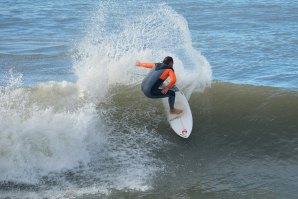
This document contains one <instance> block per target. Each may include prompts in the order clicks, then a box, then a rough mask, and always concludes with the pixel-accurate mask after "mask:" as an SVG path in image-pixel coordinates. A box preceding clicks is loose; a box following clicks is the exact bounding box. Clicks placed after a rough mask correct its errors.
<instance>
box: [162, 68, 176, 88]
mask: <svg viewBox="0 0 298 199" xmlns="http://www.w3.org/2000/svg"><path fill="white" fill-rule="evenodd" d="M169 76H170V79H171V81H170V83H169V84H168V85H167V86H166V87H167V88H168V89H170V88H172V86H173V85H174V84H175V83H176V75H175V73H174V71H173V70H171V69H166V70H165V71H164V72H163V73H162V74H161V76H160V77H159V78H160V79H162V80H166V79H167V78H168V77H169Z"/></svg>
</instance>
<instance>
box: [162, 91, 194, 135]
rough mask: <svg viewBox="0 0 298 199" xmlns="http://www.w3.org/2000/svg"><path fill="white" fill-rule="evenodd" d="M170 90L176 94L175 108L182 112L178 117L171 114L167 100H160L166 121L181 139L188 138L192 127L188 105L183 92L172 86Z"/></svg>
mask: <svg viewBox="0 0 298 199" xmlns="http://www.w3.org/2000/svg"><path fill="white" fill-rule="evenodd" d="M171 90H174V91H175V93H176V98H175V108H178V109H182V110H183V112H182V113H181V114H179V115H175V114H171V113H170V107H169V103H168V98H167V97H166V98H162V102H163V105H164V107H165V113H166V116H167V120H168V122H169V123H170V125H171V127H172V129H173V130H174V131H175V133H176V134H177V135H179V136H181V137H183V138H188V137H189V136H190V134H191V131H192V126H193V120H192V113H191V109H190V106H189V103H188V101H187V98H186V97H185V95H184V94H183V92H182V91H180V90H179V89H178V88H177V87H176V86H174V87H173V89H171Z"/></svg>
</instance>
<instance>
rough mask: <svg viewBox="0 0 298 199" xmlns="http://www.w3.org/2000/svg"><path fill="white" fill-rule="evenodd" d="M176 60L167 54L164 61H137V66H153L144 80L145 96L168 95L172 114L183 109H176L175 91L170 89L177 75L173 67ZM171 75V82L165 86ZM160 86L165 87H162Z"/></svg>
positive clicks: (162, 96) (161, 96) (158, 96)
mask: <svg viewBox="0 0 298 199" xmlns="http://www.w3.org/2000/svg"><path fill="white" fill-rule="evenodd" d="M173 65H174V61H173V58H172V57H170V56H167V57H165V58H164V60H163V61H162V63H146V62H140V61H137V62H136V66H140V67H144V68H151V71H150V72H149V73H148V75H147V76H146V77H145V79H144V80H143V82H142V86H141V88H142V91H143V93H144V95H145V96H147V97H149V98H164V97H168V98H169V99H168V102H169V105H170V113H171V114H180V113H182V110H180V109H176V108H175V107H174V104H175V91H173V90H170V89H171V88H172V87H173V86H174V84H175V82H176V75H175V72H174V69H173ZM168 77H170V80H171V81H170V82H169V84H168V85H166V86H165V87H163V82H164V81H165V80H166V79H167V78H168ZM160 87H163V88H162V89H161V88H160Z"/></svg>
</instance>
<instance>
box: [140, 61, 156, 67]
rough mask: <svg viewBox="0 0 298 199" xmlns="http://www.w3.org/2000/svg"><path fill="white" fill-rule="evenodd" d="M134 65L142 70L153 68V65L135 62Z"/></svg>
mask: <svg viewBox="0 0 298 199" xmlns="http://www.w3.org/2000/svg"><path fill="white" fill-rule="evenodd" d="M136 65H137V66H140V67H144V68H153V67H154V66H155V64H154V63H147V62H137V64H136Z"/></svg>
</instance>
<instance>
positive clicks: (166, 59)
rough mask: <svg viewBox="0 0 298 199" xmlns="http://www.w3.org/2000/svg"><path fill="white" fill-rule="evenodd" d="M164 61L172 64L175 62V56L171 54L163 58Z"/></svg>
mask: <svg viewBox="0 0 298 199" xmlns="http://www.w3.org/2000/svg"><path fill="white" fill-rule="evenodd" d="M162 63H164V64H167V65H170V63H174V61H173V58H172V57H170V56H167V57H165V58H164V59H163V61H162Z"/></svg>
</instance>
